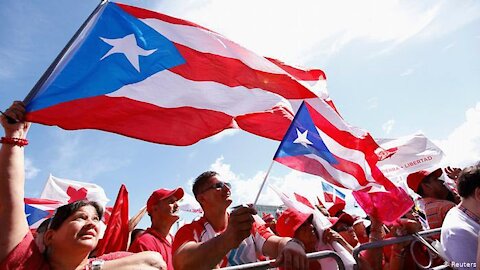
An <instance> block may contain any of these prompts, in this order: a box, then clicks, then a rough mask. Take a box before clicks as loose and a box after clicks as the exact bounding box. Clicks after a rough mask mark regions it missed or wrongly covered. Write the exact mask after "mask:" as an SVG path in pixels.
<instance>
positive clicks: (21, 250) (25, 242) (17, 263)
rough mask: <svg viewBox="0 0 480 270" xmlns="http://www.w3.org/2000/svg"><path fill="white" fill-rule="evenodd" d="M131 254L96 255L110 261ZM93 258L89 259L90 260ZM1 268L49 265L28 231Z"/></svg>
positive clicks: (37, 269)
mask: <svg viewBox="0 0 480 270" xmlns="http://www.w3.org/2000/svg"><path fill="white" fill-rule="evenodd" d="M129 255H131V253H130V252H114V253H110V254H106V255H103V256H100V257H98V259H102V260H105V261H111V260H115V259H119V258H123V257H126V256H129ZM92 260H95V258H92V259H90V261H92ZM0 269H2V270H49V269H50V265H49V264H48V262H47V260H45V258H44V257H43V255H42V254H41V253H40V250H38V247H37V245H36V244H35V240H34V239H33V235H32V233H31V232H30V231H29V232H28V233H27V234H26V235H25V237H24V238H23V239H22V241H21V242H20V243H19V244H18V245H17V246H16V247H15V248H14V249H13V250H12V251H10V253H9V254H8V255H7V257H6V258H5V259H4V260H3V261H2V262H0Z"/></svg>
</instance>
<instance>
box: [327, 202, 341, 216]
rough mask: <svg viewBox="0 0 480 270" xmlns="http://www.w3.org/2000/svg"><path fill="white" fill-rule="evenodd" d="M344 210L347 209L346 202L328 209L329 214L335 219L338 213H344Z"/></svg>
mask: <svg viewBox="0 0 480 270" xmlns="http://www.w3.org/2000/svg"><path fill="white" fill-rule="evenodd" d="M343 209H345V203H344V202H341V203H336V204H334V205H332V206H330V208H328V213H329V214H330V216H331V217H334V216H336V215H337V213H338V212H340V211H342V210H343Z"/></svg>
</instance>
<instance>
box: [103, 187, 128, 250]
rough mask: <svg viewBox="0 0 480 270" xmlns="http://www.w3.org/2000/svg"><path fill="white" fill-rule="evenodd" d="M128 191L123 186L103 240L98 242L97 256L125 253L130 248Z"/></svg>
mask: <svg viewBox="0 0 480 270" xmlns="http://www.w3.org/2000/svg"><path fill="white" fill-rule="evenodd" d="M128 237H129V228H128V191H127V188H125V185H123V184H122V186H121V187H120V190H119V191H118V195H117V199H116V200H115V205H114V206H113V210H112V212H111V214H110V218H109V221H108V225H107V229H106V231H105V235H104V236H103V239H101V240H100V241H99V242H98V245H97V254H98V255H99V256H100V255H103V254H106V253H111V252H115V251H125V250H127V246H128Z"/></svg>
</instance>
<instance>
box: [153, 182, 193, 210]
mask: <svg viewBox="0 0 480 270" xmlns="http://www.w3.org/2000/svg"><path fill="white" fill-rule="evenodd" d="M183 194H184V192H183V189H182V188H176V189H166V188H161V189H157V190H155V191H154V192H153V193H152V195H150V197H149V198H148V201H147V212H148V213H150V212H151V211H152V207H153V206H154V205H155V204H157V203H158V202H159V201H161V200H164V199H166V198H168V197H170V196H172V195H173V196H175V198H177V200H180V199H181V198H182V197H183Z"/></svg>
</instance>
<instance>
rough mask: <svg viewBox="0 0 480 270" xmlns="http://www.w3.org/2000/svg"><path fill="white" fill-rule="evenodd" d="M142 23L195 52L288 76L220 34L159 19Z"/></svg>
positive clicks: (270, 63)
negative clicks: (238, 61)
mask: <svg viewBox="0 0 480 270" xmlns="http://www.w3.org/2000/svg"><path fill="white" fill-rule="evenodd" d="M142 21H143V22H144V23H146V24H147V25H148V26H150V27H152V28H153V29H155V30H156V31H158V32H159V33H160V34H162V35H163V36H165V37H166V38H168V39H169V40H171V41H173V42H175V43H178V44H181V45H184V46H187V47H190V48H192V49H194V50H196V51H199V52H204V53H211V54H215V55H220V56H225V57H229V58H233V59H238V60H240V61H242V62H243V63H245V64H246V65H248V66H249V67H251V68H253V69H256V70H261V71H265V72H270V73H275V74H288V73H287V72H285V71H284V70H282V69H281V68H279V67H278V66H276V65H275V64H273V63H272V62H270V61H268V60H267V59H265V58H264V57H261V56H259V55H257V54H255V53H253V52H252V51H250V50H247V49H245V48H244V47H242V46H240V45H238V44H237V43H235V42H233V41H231V40H228V39H226V38H225V37H223V36H222V35H220V34H217V33H214V32H210V31H208V30H205V29H202V28H198V27H193V26H189V25H179V24H172V23H168V22H164V21H162V20H159V19H143V20H142Z"/></svg>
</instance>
